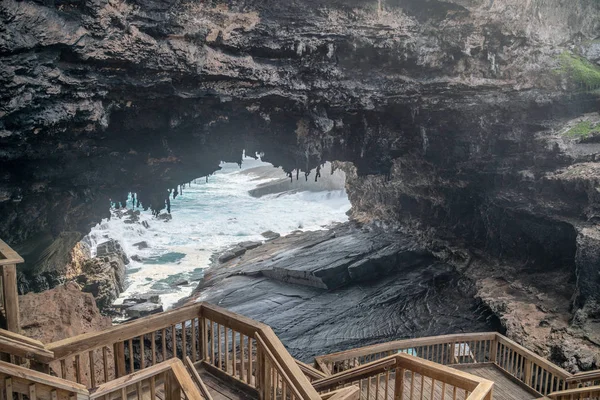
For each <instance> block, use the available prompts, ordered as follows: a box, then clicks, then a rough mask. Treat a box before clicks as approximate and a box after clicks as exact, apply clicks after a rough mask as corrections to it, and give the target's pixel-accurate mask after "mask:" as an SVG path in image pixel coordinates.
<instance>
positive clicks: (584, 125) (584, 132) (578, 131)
mask: <svg viewBox="0 0 600 400" xmlns="http://www.w3.org/2000/svg"><path fill="white" fill-rule="evenodd" d="M598 128H599V127H596V126H594V124H592V122H591V121H581V122H580V123H578V124H577V125H575V126H574V127H573V128H571V129H569V130H568V131H567V133H566V134H565V135H566V136H568V137H572V138H582V139H586V138H588V137H590V135H591V134H592V133H594V132H596V131H598V130H599V129H598Z"/></svg>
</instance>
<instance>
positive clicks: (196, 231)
mask: <svg viewBox="0 0 600 400" xmlns="http://www.w3.org/2000/svg"><path fill="white" fill-rule="evenodd" d="M268 165H269V164H266V163H263V162H261V161H259V160H254V159H252V158H246V159H245V160H244V163H243V164H242V167H241V168H240V167H239V166H238V165H237V164H222V165H221V170H220V171H218V172H216V173H215V174H214V175H212V176H210V177H209V178H208V182H207V181H206V180H205V179H204V178H201V179H198V180H196V182H193V183H192V184H191V186H190V187H187V185H186V187H185V188H184V190H183V195H179V196H178V197H177V198H176V199H174V200H172V201H171V212H172V214H171V216H172V219H171V220H169V221H166V222H165V221H163V220H160V219H157V218H155V217H153V216H152V213H151V212H150V211H142V210H141V209H140V211H141V214H140V219H139V221H137V222H136V223H126V222H125V221H126V217H123V218H118V217H116V216H115V215H116V214H115V213H114V212H113V218H111V219H110V220H105V221H102V223H100V224H98V225H97V226H96V227H94V228H93V229H92V232H91V233H90V235H89V239H90V241H91V243H92V251H93V252H94V251H95V246H96V245H97V244H98V243H102V242H103V241H105V240H107V238H112V239H116V240H118V241H119V242H120V243H121V245H122V246H123V248H124V249H125V252H126V253H127V255H128V256H129V257H130V258H132V257H133V256H135V257H133V258H134V260H132V261H131V264H130V265H128V270H127V271H128V272H127V283H128V288H127V290H126V291H125V293H123V294H122V296H121V298H126V297H128V296H130V295H133V294H136V293H148V292H158V293H159V294H160V296H161V300H162V301H163V304H164V305H165V306H167V307H168V306H169V305H172V304H173V303H175V302H176V301H177V300H179V299H181V298H183V297H185V296H188V295H189V294H190V293H191V291H192V290H193V288H195V287H196V285H197V282H198V280H199V279H200V278H201V277H202V274H203V270H204V269H205V268H207V267H208V266H209V264H210V259H211V256H212V255H213V254H214V253H215V252H216V251H221V250H223V249H226V248H228V247H230V246H232V245H234V244H236V243H238V242H241V241H247V240H263V239H264V238H263V237H262V236H261V233H262V232H265V231H267V230H272V231H275V232H278V233H280V234H282V235H285V234H289V233H291V232H292V231H294V230H298V229H301V230H317V229H323V228H324V226H326V225H329V224H331V223H335V222H344V221H347V219H348V217H347V215H346V212H347V211H348V210H349V209H350V203H349V201H348V198H347V196H346V193H345V191H344V190H335V191H322V192H299V193H284V194H276V195H268V196H264V197H261V198H254V197H252V196H250V195H249V194H248V191H249V190H251V189H254V188H255V187H256V186H257V185H259V184H260V183H264V182H268V181H270V180H272V179H273V176H272V174H270V175H269V178H264V177H260V176H256V175H253V174H250V173H247V172H245V171H246V170H248V169H250V168H255V167H260V166H268ZM276 176H277V177H284V176H285V174H284V173H283V171H280V173H278V174H276ZM143 221H145V222H147V224H148V226H149V227H148V228H146V227H144V226H143V225H142V222H143ZM141 241H145V242H147V244H148V248H146V249H142V250H139V249H138V248H137V247H136V246H134V244H135V243H138V242H141ZM136 260H137V261H136ZM183 280H187V281H188V282H189V283H188V284H187V285H181V286H174V284H175V283H177V282H181V281H183Z"/></svg>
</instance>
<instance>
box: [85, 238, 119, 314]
mask: <svg viewBox="0 0 600 400" xmlns="http://www.w3.org/2000/svg"><path fill="white" fill-rule="evenodd" d="M128 263H129V259H128V258H127V256H126V255H125V253H124V252H123V250H122V248H121V246H120V245H119V243H118V242H117V241H116V240H112V239H111V240H109V241H107V242H105V243H101V244H99V245H98V247H97V255H96V257H94V258H91V259H89V260H87V261H85V262H84V263H83V265H82V267H81V275H79V276H77V277H76V278H75V280H76V281H77V282H78V283H79V284H80V285H81V290H82V291H84V292H87V293H91V294H92V295H93V296H94V299H96V304H97V305H98V308H99V309H100V310H101V311H102V312H103V313H107V312H109V311H110V309H111V306H112V304H113V302H114V301H115V300H116V299H117V297H119V294H121V292H123V290H125V265H126V264H128Z"/></svg>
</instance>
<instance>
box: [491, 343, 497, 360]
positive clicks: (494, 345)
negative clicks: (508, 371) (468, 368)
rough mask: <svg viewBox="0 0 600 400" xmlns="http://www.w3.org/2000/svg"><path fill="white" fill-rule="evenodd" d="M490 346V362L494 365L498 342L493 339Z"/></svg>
mask: <svg viewBox="0 0 600 400" xmlns="http://www.w3.org/2000/svg"><path fill="white" fill-rule="evenodd" d="M491 344H492V348H491V351H490V361H491V362H493V363H496V360H497V358H498V340H497V339H494V340H492V341H491Z"/></svg>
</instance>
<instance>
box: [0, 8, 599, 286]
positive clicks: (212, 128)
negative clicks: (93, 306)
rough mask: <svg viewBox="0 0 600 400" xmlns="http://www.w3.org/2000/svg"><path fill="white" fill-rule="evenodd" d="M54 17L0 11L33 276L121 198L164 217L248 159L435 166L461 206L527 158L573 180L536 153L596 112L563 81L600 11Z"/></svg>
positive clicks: (12, 173) (9, 134)
mask: <svg viewBox="0 0 600 400" xmlns="http://www.w3.org/2000/svg"><path fill="white" fill-rule="evenodd" d="M53 4H54V5H42V4H40V3H38V2H33V1H14V0H8V1H3V2H2V4H1V5H0V20H1V22H2V24H1V26H2V33H3V34H2V37H1V38H0V57H1V58H0V62H1V64H0V71H1V74H0V85H2V87H3V88H4V89H5V90H3V92H2V99H3V102H2V108H1V110H0V144H1V147H2V150H1V151H0V162H1V163H2V164H1V166H2V168H1V171H2V175H1V176H0V212H1V215H3V223H2V224H1V225H0V236H2V237H3V238H4V239H5V240H7V241H8V242H9V243H10V244H11V245H13V246H14V247H15V248H16V249H17V250H18V251H20V252H21V253H22V254H23V256H24V257H25V259H26V260H27V265H26V266H25V267H24V268H25V269H24V270H25V272H27V274H28V275H29V276H33V275H35V274H39V273H44V272H52V273H54V272H56V271H58V274H60V273H61V272H62V271H61V269H62V268H63V267H62V266H63V265H64V264H66V260H67V258H68V253H69V251H70V249H71V248H72V247H73V245H74V244H75V243H76V242H77V241H78V240H80V239H81V237H82V236H83V235H84V234H85V233H86V232H87V231H88V230H89V227H90V226H91V225H92V224H94V223H95V222H98V221H99V220H100V219H101V218H102V217H108V210H107V205H108V201H109V199H111V200H112V201H113V202H115V203H117V204H119V203H121V204H122V203H124V202H125V199H126V197H125V196H126V193H127V192H129V191H132V192H136V193H137V196H136V198H135V203H137V202H138V201H139V202H140V203H141V205H142V206H144V207H151V208H153V209H155V210H157V211H158V210H160V209H162V208H164V207H166V206H167V204H165V203H166V199H167V198H168V196H169V192H168V191H169V190H171V193H170V195H171V196H173V195H176V194H177V193H178V190H177V188H178V185H180V184H182V183H184V182H187V181H189V180H191V179H193V178H196V177H198V176H202V175H205V174H208V173H210V172H212V171H214V170H215V169H216V168H218V162H219V161H221V160H226V161H239V159H240V155H241V150H242V149H246V151H247V153H248V154H253V152H254V151H263V152H265V158H266V159H268V160H269V161H272V162H273V163H274V164H276V165H282V166H284V168H285V169H286V170H287V171H292V170H294V169H301V170H303V171H310V170H311V169H312V168H314V167H316V166H317V165H318V164H319V163H321V162H323V161H325V160H348V161H352V162H353V163H354V164H355V165H356V167H357V170H358V173H359V174H360V175H365V174H379V175H388V174H389V172H390V169H391V168H392V167H393V166H394V165H398V164H399V163H403V164H404V165H405V166H406V167H407V168H406V171H405V172H408V171H410V170H412V171H416V170H420V169H421V168H423V169H422V171H423V173H424V174H429V175H430V177H431V179H435V180H436V181H438V183H440V182H447V183H448V184H447V185H446V186H448V185H454V186H455V190H453V191H451V192H449V193H445V194H440V195H439V196H437V197H436V200H437V202H438V203H439V202H448V199H447V198H445V197H444V196H445V195H448V196H454V195H456V196H458V197H459V198H462V199H470V198H471V197H473V196H484V193H490V191H489V190H490V188H487V190H483V191H479V190H478V189H483V188H481V185H484V184H489V183H491V182H493V181H494V179H489V180H488V179H486V177H489V176H493V174H494V171H496V170H497V169H498V168H501V169H504V168H509V167H512V165H511V164H510V158H511V157H510V156H511V155H513V154H517V153H519V154H530V155H535V156H530V157H527V160H528V163H527V164H528V165H523V166H522V167H523V169H522V170H523V171H525V170H528V168H527V167H530V166H531V164H534V165H538V166H539V165H548V164H551V165H554V166H555V167H561V166H563V167H564V166H566V165H568V164H570V163H572V161H571V160H569V159H568V158H565V157H564V156H561V155H560V153H561V152H560V148H559V149H557V150H554V149H553V148H551V147H547V148H543V146H537V147H532V146H531V142H532V140H534V139H533V138H539V139H540V142H544V139H543V138H544V137H546V136H548V135H551V134H552V131H553V130H558V129H560V128H561V127H562V126H564V121H565V119H566V118H572V117H578V116H580V115H581V114H582V113H585V112H587V111H592V110H595V109H597V106H598V100H597V97H596V96H595V95H593V94H590V93H587V92H581V91H579V86H578V85H577V82H572V80H570V78H569V76H567V74H563V75H561V74H557V73H553V71H555V70H556V69H557V68H559V67H560V65H559V64H560V63H559V54H560V53H561V52H563V51H565V49H566V48H567V47H561V45H560V44H565V43H567V44H572V45H573V46H572V47H571V48H573V49H575V50H577V51H579V52H581V53H582V54H583V55H585V56H587V57H588V58H589V59H590V60H592V61H593V62H595V61H597V51H595V50H594V49H595V48H596V47H597V46H596V45H595V44H594V43H593V42H589V41H586V40H581V38H584V39H593V38H595V37H596V36H598V24H597V18H596V17H597V15H598V7H599V6H598V3H597V2H595V1H593V0H577V1H573V2H563V1H560V0H553V1H550V2H547V1H542V0H536V1H531V2H527V3H523V2H519V1H514V0H496V1H494V2H491V3H490V2H488V1H487V0H486V1H484V0H477V1H473V0H469V1H464V0H452V1H443V2H442V1H429V2H426V3H423V2H422V1H420V0H397V1H396V0H394V1H383V2H381V4H382V6H381V8H378V6H377V2H373V1H354V2H352V3H351V4H348V3H347V2H341V1H333V2H331V1H327V2H325V1H300V2H295V3H292V4H288V3H285V4H284V3H281V2H277V1H233V2H229V3H227V6H225V5H222V4H219V3H218V2H215V1H211V2H196V1H184V2H173V1H162V2H155V1H148V2H141V1H139V2H133V3H131V2H125V1H116V2H115V1H108V0H86V1H84V2H82V3H78V4H77V5H76V4H74V3H72V2H57V3H53ZM534 14H535V15H538V16H539V18H536V19H530V18H528V17H527V16H528V15H534ZM290 21H293V22H294V23H293V24H291V23H290ZM595 46H596V47H595ZM538 152H539V153H538ZM557 153H559V154H557ZM490 155H495V158H490V157H489V156H490ZM504 158H507V159H508V160H507V162H506V163H504V162H502V159H504ZM494 159H495V160H497V162H491V163H490V162H488V161H490V160H491V161H494ZM394 160H395V161H394ZM557 160H558V161H560V162H559V163H556V162H557ZM592 161H593V160H592ZM465 163H466V164H465ZM463 164H465V166H467V167H468V168H467V169H463ZM473 168H476V169H477V172H478V174H477V177H474V178H473V179H471V178H468V176H469V173H470V172H471V171H472V170H473ZM457 171H463V172H461V173H460V174H458V175H457ZM488 174H491V175H488ZM482 175H483V176H482ZM482 179H483V182H482V181H481V180H482ZM465 180H466V181H469V182H471V181H475V182H476V183H477V187H471V186H472V185H467V186H466V187H463V186H464V185H463V181H465ZM488 186H489V185H488ZM461 187H463V189H466V190H460V188H461ZM375 189H376V191H377V192H384V191H385V188H384V187H377V188H375ZM458 192H461V193H458ZM410 194H411V193H407V194H406V196H407V199H406V200H405V202H410V201H411V198H412V197H411V196H410ZM390 200H391V199H390ZM415 206H418V205H417V204H415ZM465 207H467V208H470V209H473V207H469V204H465ZM467 225H468V226H470V224H468V223H467Z"/></svg>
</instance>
